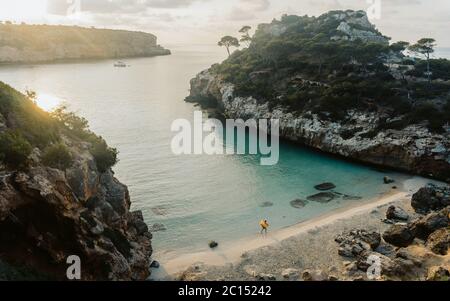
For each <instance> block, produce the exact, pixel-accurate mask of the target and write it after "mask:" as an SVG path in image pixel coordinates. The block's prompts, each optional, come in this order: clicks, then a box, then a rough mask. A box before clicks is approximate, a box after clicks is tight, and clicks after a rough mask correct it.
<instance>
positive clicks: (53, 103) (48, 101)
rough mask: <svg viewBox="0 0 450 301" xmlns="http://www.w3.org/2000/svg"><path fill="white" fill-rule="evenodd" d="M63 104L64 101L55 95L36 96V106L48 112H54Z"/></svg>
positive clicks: (43, 94) (42, 94) (39, 94)
mask: <svg viewBox="0 0 450 301" xmlns="http://www.w3.org/2000/svg"><path fill="white" fill-rule="evenodd" d="M63 103H64V101H63V100H62V99H61V98H59V97H57V96H54V95H50V94H45V93H38V94H37V96H36V104H37V105H38V106H39V107H40V108H41V109H43V110H45V111H47V112H51V111H53V110H54V109H56V108H57V107H58V106H60V105H61V104H63Z"/></svg>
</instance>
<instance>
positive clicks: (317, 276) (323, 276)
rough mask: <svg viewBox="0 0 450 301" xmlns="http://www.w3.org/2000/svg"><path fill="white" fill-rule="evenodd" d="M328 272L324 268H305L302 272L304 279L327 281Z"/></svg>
mask: <svg viewBox="0 0 450 301" xmlns="http://www.w3.org/2000/svg"><path fill="white" fill-rule="evenodd" d="M328 278H329V277H328V274H327V273H325V272H324V271H322V270H313V271H311V270H305V271H303V273H302V279H303V281H327V280H328Z"/></svg>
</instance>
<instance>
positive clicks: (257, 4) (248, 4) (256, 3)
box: [228, 0, 270, 21]
mask: <svg viewBox="0 0 450 301" xmlns="http://www.w3.org/2000/svg"><path fill="white" fill-rule="evenodd" d="M269 8H270V1H269V0H239V2H238V3H237V5H235V6H233V7H232V9H231V12H230V14H229V18H228V19H229V20H233V21H243V20H252V19H255V18H256V16H257V13H261V12H264V11H267V10H268V9H269Z"/></svg>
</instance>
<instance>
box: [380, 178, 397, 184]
mask: <svg viewBox="0 0 450 301" xmlns="http://www.w3.org/2000/svg"><path fill="white" fill-rule="evenodd" d="M383 181H384V184H392V183H394V182H395V180H394V179H392V178H390V177H388V176H385V177H384V178H383Z"/></svg>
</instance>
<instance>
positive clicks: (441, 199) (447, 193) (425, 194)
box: [411, 184, 450, 213]
mask: <svg viewBox="0 0 450 301" xmlns="http://www.w3.org/2000/svg"><path fill="white" fill-rule="evenodd" d="M449 205H450V188H449V187H439V186H436V185H432V184H429V185H427V186H426V187H423V188H421V189H419V191H417V192H416V193H415V194H413V196H412V199H411V206H412V207H413V208H414V210H415V211H416V212H419V213H428V212H430V211H431V210H439V209H442V208H445V207H447V206H449Z"/></svg>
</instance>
